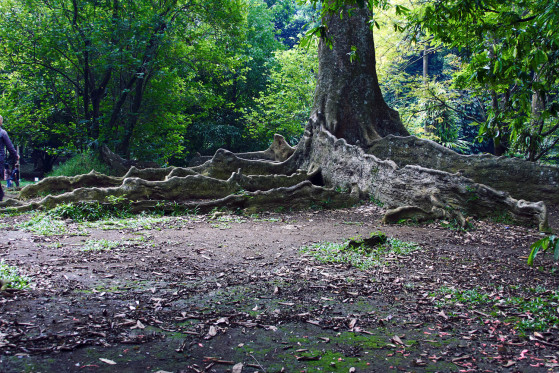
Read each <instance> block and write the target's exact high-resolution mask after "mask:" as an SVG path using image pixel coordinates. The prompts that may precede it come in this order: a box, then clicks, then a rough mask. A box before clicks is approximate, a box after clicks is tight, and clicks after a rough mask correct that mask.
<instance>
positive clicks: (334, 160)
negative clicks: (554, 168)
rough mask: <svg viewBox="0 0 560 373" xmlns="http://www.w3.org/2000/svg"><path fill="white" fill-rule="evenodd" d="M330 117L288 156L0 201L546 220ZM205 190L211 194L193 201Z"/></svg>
mask: <svg viewBox="0 0 560 373" xmlns="http://www.w3.org/2000/svg"><path fill="white" fill-rule="evenodd" d="M323 121H324V117H323V116H321V115H319V114H317V115H313V116H312V117H311V118H310V120H309V123H308V125H307V127H306V129H305V133H304V136H303V137H302V139H301V140H300V142H299V144H298V145H297V147H296V148H295V150H294V151H293V152H292V151H291V150H290V149H288V150H289V151H288V152H285V153H283V154H284V156H288V154H289V157H288V158H287V159H285V160H284V161H282V162H278V161H276V160H270V159H246V158H241V157H239V156H238V155H236V154H234V153H232V152H229V151H227V150H223V149H220V150H218V151H217V152H216V154H215V155H214V156H213V157H212V159H211V160H210V161H207V162H205V163H204V164H202V165H200V166H196V167H188V168H175V167H170V168H166V169H155V168H146V169H137V168H134V167H132V168H130V169H129V170H128V172H127V174H126V175H125V176H124V177H122V178H115V177H110V176H106V175H102V174H98V173H95V172H92V173H90V174H87V175H81V176H77V177H74V178H47V179H45V180H43V181H42V182H41V183H38V184H36V185H33V186H28V187H26V188H24V189H23V190H22V192H21V197H22V198H30V197H31V196H37V195H40V193H45V191H47V190H49V189H48V188H51V189H50V190H55V191H58V192H61V191H62V192H65V193H63V194H60V195H49V196H47V197H45V198H43V199H42V200H40V201H33V202H32V203H30V204H21V203H13V202H10V203H11V204H12V206H11V207H10V206H8V204H5V203H1V204H0V207H4V209H7V208H9V209H12V210H17V211H27V210H29V209H31V208H46V209H50V208H53V207H55V206H57V205H59V204H63V203H76V202H80V201H98V202H101V203H103V202H110V197H111V196H112V197H118V198H121V199H124V200H126V201H127V203H129V204H132V207H133V210H134V211H144V210H148V209H154V208H156V207H157V208H159V209H162V208H163V209H173V208H178V207H181V208H185V209H198V210H204V211H206V210H208V209H210V210H211V209H213V208H216V207H226V208H230V209H244V210H247V211H253V210H265V209H276V208H278V207H282V208H293V209H299V208H309V207H310V206H311V207H316V208H325V207H327V208H331V207H332V208H335V207H340V206H348V205H349V204H354V203H356V202H358V200H359V199H360V198H362V199H363V198H366V197H369V198H373V199H375V200H377V201H379V202H381V203H383V204H384V205H385V206H386V207H387V208H388V211H387V214H386V216H385V218H384V221H385V222H398V221H401V220H403V219H405V220H406V219H411V220H418V221H421V220H432V219H453V220H454V221H455V222H456V223H457V224H458V225H460V226H463V227H464V226H466V225H467V218H468V217H469V216H472V217H477V218H487V217H493V216H499V217H502V218H504V217H505V218H507V219H508V220H511V221H512V222H515V223H519V224H524V225H529V224H530V225H537V226H538V227H539V228H540V229H546V228H547V214H546V207H545V205H544V203H543V202H527V201H524V200H516V199H513V198H512V197H511V196H510V195H509V194H508V193H506V192H502V191H498V190H495V189H493V188H491V187H489V186H486V185H483V184H479V183H477V182H475V181H474V180H473V179H470V178H467V177H464V176H462V175H461V174H460V173H450V172H447V171H444V170H437V169H432V168H426V167H422V166H419V165H405V166H404V167H399V166H398V164H397V163H395V162H394V161H393V160H381V159H380V158H378V157H377V156H375V155H373V154H367V153H366V152H365V151H364V150H363V149H362V148H360V147H359V146H355V145H349V144H348V143H347V142H346V140H344V139H339V138H336V137H335V136H334V135H332V134H331V133H330V132H329V131H327V130H326V129H325V126H324V125H323ZM284 149H286V148H285V147H284ZM269 153H270V152H269ZM268 157H270V154H269V155H268ZM275 159H277V158H275ZM311 181H312V182H311ZM313 184H317V185H313ZM322 185H324V186H325V187H322ZM335 190H343V191H345V192H346V193H338V192H336V191H335ZM200 199H202V200H205V202H193V200H200ZM170 201H172V202H170Z"/></svg>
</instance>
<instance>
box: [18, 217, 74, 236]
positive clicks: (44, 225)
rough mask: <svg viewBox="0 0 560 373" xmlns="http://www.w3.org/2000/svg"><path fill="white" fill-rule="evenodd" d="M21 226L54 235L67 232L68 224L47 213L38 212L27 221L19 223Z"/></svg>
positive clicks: (32, 230) (38, 232) (45, 234)
mask: <svg viewBox="0 0 560 373" xmlns="http://www.w3.org/2000/svg"><path fill="white" fill-rule="evenodd" d="M18 226H19V227H21V228H23V229H24V230H26V231H30V232H33V233H36V234H40V235H43V236H54V235H60V234H65V233H66V232H67V228H66V224H65V223H64V222H63V221H61V220H58V219H56V218H54V217H53V216H51V215H49V214H45V213H37V214H35V215H34V216H32V217H31V219H29V220H28V221H26V222H23V223H20V224H18Z"/></svg>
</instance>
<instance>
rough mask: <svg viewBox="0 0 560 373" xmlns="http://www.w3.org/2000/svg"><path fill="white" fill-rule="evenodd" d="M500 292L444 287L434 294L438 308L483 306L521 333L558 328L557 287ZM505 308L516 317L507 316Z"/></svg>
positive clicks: (474, 307)
mask: <svg viewBox="0 0 560 373" xmlns="http://www.w3.org/2000/svg"><path fill="white" fill-rule="evenodd" d="M522 290H523V289H522ZM497 294H498V293H497V292H492V293H488V292H487V291H486V290H484V289H481V288H474V289H468V290H458V289H452V288H448V287H442V288H441V289H439V290H438V291H436V292H435V293H433V294H431V295H432V296H433V297H435V299H436V305H437V306H438V307H439V308H453V307H460V306H462V305H464V306H466V307H468V308H469V309H475V310H482V309H484V310H485V312H487V313H488V315H489V316H492V317H495V318H500V317H501V318H502V319H503V321H504V322H510V323H513V324H514V327H515V328H516V329H517V330H519V331H520V332H521V333H522V334H525V333H526V332H531V331H547V330H549V329H550V328H553V327H555V328H558V290H554V291H547V290H546V289H543V288H541V287H537V288H530V289H525V291H524V292H523V294H522V295H515V296H513V295H511V296H509V295H508V296H505V295H497ZM486 310H487V311H486ZM504 311H507V314H510V315H513V316H505V317H504V316H503V315H504V313H503V312H504Z"/></svg>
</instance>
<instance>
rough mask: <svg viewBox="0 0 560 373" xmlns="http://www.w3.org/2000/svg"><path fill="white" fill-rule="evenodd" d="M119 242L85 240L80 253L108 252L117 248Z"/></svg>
mask: <svg viewBox="0 0 560 373" xmlns="http://www.w3.org/2000/svg"><path fill="white" fill-rule="evenodd" d="M119 244H120V242H119V241H110V240H105V239H101V240H87V241H86V242H85V243H84V246H83V247H82V251H108V250H112V249H115V248H117V247H118V246H119Z"/></svg>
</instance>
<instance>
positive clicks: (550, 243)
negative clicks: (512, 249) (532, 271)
mask: <svg viewBox="0 0 560 373" xmlns="http://www.w3.org/2000/svg"><path fill="white" fill-rule="evenodd" d="M541 250H542V251H543V252H547V251H552V252H553V255H554V260H556V261H558V237H556V236H555V235H552V236H548V237H544V238H541V239H540V240H538V241H537V242H535V243H534V244H532V245H531V252H530V253H529V258H528V259H527V264H529V265H530V266H532V265H533V264H534V261H535V257H536V256H537V254H538V253H539V251H541Z"/></svg>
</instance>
